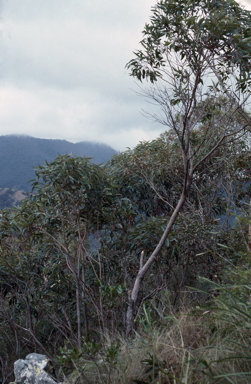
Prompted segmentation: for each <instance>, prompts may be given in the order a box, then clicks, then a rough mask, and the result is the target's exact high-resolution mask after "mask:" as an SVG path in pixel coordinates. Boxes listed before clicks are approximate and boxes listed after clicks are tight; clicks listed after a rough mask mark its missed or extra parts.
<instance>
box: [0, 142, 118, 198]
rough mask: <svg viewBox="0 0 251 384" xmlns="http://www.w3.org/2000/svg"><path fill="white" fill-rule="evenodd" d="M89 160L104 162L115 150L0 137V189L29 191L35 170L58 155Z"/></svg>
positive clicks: (96, 145) (92, 144)
mask: <svg viewBox="0 0 251 384" xmlns="http://www.w3.org/2000/svg"><path fill="white" fill-rule="evenodd" d="M70 153H72V155H73V156H74V155H77V156H86V157H92V158H93V161H94V162H95V163H96V164H99V163H103V162H105V161H107V160H108V159H109V158H110V157H111V156H112V155H113V154H114V153H116V151H115V150H114V149H113V148H111V147H109V146H108V145H105V144H99V143H91V142H80V143H76V144H74V143H70V142H68V141H66V140H52V139H51V140H49V139H37V138H34V137H29V136H15V135H10V136H0V164H1V168H0V188H15V189H18V190H24V191H29V190H30V184H27V182H28V181H29V180H31V179H34V167H36V166H37V165H38V164H44V162H45V161H48V162H51V161H52V160H54V159H55V157H56V156H57V155H58V154H60V155H64V154H70Z"/></svg>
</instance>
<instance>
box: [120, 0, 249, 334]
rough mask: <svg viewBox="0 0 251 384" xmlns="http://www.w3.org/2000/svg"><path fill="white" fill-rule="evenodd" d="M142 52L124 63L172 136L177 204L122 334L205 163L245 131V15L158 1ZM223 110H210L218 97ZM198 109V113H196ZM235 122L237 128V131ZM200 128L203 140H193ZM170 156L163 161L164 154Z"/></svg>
mask: <svg viewBox="0 0 251 384" xmlns="http://www.w3.org/2000/svg"><path fill="white" fill-rule="evenodd" d="M143 35H144V38H143V40H142V41H141V45H142V49H141V50H138V51H136V52H135V57H134V59H132V60H131V61H130V62H129V63H128V64H127V68H128V69H129V70H130V74H131V75H132V76H133V77H135V78H136V79H138V80H140V81H141V82H142V81H143V80H149V81H150V83H151V84H150V86H149V88H148V89H146V90H144V89H142V88H141V92H142V94H143V95H144V96H145V97H147V98H149V99H150V101H151V102H153V103H155V104H156V105H157V106H159V108H160V112H159V113H157V114H153V115H150V117H151V118H153V120H154V121H156V122H158V123H161V124H163V125H164V126H166V127H167V128H168V129H172V131H173V133H174V140H175V141H176V142H177V144H178V146H179V150H180V151H181V154H182V166H183V182H182V188H181V191H180V198H179V200H178V202H177V204H176V205H175V207H173V210H172V214H171V216H170V218H169V219H168V220H167V223H166V228H165V230H164V232H163V234H162V236H161V238H160V240H159V242H158V243H157V245H156V247H155V249H154V250H153V252H152V253H151V255H150V256H149V257H148V258H147V260H145V261H144V252H143V250H142V256H141V259H140V266H139V271H138V274H137V276H136V279H135V281H134V284H133V287H132V291H131V295H130V298H129V305H128V310H127V335H130V334H131V332H132V329H133V323H134V316H135V305H136V302H137V299H138V294H139V290H140V287H141V283H142V280H143V279H144V277H145V276H146V274H147V272H148V271H149V268H150V267H151V266H152V264H153V263H154V261H155V260H156V257H157V255H158V254H159V252H160V251H161V249H162V247H163V246H164V244H165V242H166V239H167V237H168V235H169V234H170V231H171V229H172V227H173V225H174V223H175V221H176V219H177V217H178V215H179V213H180V211H181V210H182V208H183V206H184V204H185V202H186V200H187V196H188V194H189V191H190V190H191V185H192V183H193V182H194V180H196V177H198V173H199V172H200V169H201V166H202V164H203V163H205V162H208V161H209V160H210V161H211V166H213V164H214V158H215V154H216V152H217V150H218V149H219V148H221V147H224V146H228V145H231V143H232V142H233V141H235V140H239V139H240V138H241V137H242V136H243V135H246V134H247V132H248V131H249V130H250V126H251V121H250V117H249V115H248V113H247V107H248V101H249V97H250V89H251V77H250V76H251V13H250V12H249V11H246V10H244V9H243V8H242V7H241V6H240V5H239V4H238V3H237V2H235V1H234V0H222V1H218V0H214V1H211V0H195V1H191V0H189V1H184V0H170V1H169V0H160V1H158V3H157V4H156V5H155V6H154V7H153V9H152V16H151V21H150V23H149V24H146V25H145V28H144V30H143ZM223 94H224V95H225V96H226V97H227V98H228V104H227V105H226V106H225V108H224V111H223V113H222V114H219V115H215V114H214V113H210V114H209V113H208V109H211V110H213V108H214V104H216V103H217V101H218V98H219V96H221V95H223ZM198 105H200V108H198ZM237 115H240V123H239V124H235V119H236V116H237ZM202 127H203V135H200V137H199V140H195V138H196V136H197V132H198V131H200V129H201V128H202ZM167 156H168V154H167Z"/></svg>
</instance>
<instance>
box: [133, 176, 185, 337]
mask: <svg viewBox="0 0 251 384" xmlns="http://www.w3.org/2000/svg"><path fill="white" fill-rule="evenodd" d="M190 185H191V181H190V182H189V184H188V185H187V187H186V188H185V190H184V191H183V192H182V194H181V197H180V199H179V202H178V204H177V206H176V208H175V210H174V211H173V214H172V216H171V218H170V220H169V222H168V224H167V226H166V229H165V231H164V233H163V235H162V237H161V239H160V241H159V243H158V245H157V246H156V248H155V250H154V251H153V253H152V254H151V256H150V257H149V259H148V260H147V262H146V263H145V264H144V265H143V260H142V258H141V262H140V264H141V265H140V269H139V272H138V274H137V277H136V279H135V282H134V286H133V289H132V291H131V295H130V296H129V303H128V308H127V313H126V336H127V337H130V336H131V334H132V331H133V328H134V317H135V305H136V302H137V299H138V295H139V290H140V287H141V283H142V281H143V279H144V277H145V275H146V273H147V271H148V270H149V268H150V267H151V266H152V264H153V263H154V261H155V259H156V257H157V255H158V254H159V252H160V251H161V249H162V247H163V245H164V244H165V241H166V239H167V237H168V235H169V233H170V231H171V229H172V226H173V224H174V223H175V221H176V219H177V217H178V215H179V213H180V211H181V209H182V207H183V205H184V203H185V201H186V198H187V192H188V190H189V188H190Z"/></svg>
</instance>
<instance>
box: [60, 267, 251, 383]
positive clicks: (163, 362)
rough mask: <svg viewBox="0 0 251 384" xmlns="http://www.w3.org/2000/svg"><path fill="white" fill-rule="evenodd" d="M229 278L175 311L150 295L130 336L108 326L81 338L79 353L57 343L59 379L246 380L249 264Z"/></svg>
mask: <svg viewBox="0 0 251 384" xmlns="http://www.w3.org/2000/svg"><path fill="white" fill-rule="evenodd" d="M229 279H230V281H231V283H229V284H227V285H225V284H222V285H217V284H214V289H215V291H217V297H216V298H214V299H212V298H211V299H208V300H209V301H208V302H207V304H206V305H204V306H203V305H200V306H199V305H197V306H195V307H193V308H189V309H187V308H185V307H181V308H180V310H179V311H178V312H177V313H175V314H174V313H169V314H167V313H168V310H167V308H170V306H169V305H167V306H166V307H165V309H164V308H162V309H164V311H163V312H161V310H160V308H157V307H156V302H155V301H152V302H151V303H149V305H148V307H147V308H146V306H143V308H142V312H141V315H140V317H139V319H138V323H139V324H138V330H137V331H136V332H135V334H134V337H133V338H132V339H130V340H128V339H126V338H125V337H123V336H121V335H118V334H113V335H111V334H110V333H109V332H108V331H107V333H105V334H103V335H100V336H101V337H100V340H101V341H100V342H99V343H95V342H94V341H92V342H88V341H86V340H84V339H83V344H82V347H83V352H82V353H80V354H79V353H78V350H77V349H71V348H67V346H66V347H65V348H62V349H61V351H60V354H59V355H58V356H57V359H58V362H59V364H60V366H61V369H60V372H61V374H62V373H63V372H64V374H63V378H64V380H65V381H66V382H69V383H77V382H79V383H83V384H84V383H105V384H108V383H109V384H112V383H118V384H126V383H138V384H143V383H144V384H147V383H148V384H150V383H156V384H157V383H158V384H161V383H162V384H169V383H170V384H171V383H172V384H173V383H187V384H196V383H198V384H203V383H205V384H209V383H222V384H223V383H236V384H237V383H238V384H242V383H243V384H244V383H245V384H248V383H250V379H251V353H250V348H251V301H250V298H251V296H250V293H251V286H250V270H249V269H240V268H236V269H231V270H230V271H229ZM234 281H238V284H237V283H234ZM204 282H206V281H204ZM206 283H209V284H210V285H212V283H211V282H206ZM212 288H213V286H212ZM184 300H185V297H184ZM61 370H62V371H61ZM69 372H71V373H69Z"/></svg>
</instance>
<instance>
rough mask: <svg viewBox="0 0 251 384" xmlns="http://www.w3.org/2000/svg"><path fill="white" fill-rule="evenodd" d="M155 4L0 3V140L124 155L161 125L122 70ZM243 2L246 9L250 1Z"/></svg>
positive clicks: (103, 0)
mask: <svg viewBox="0 0 251 384" xmlns="http://www.w3.org/2000/svg"><path fill="white" fill-rule="evenodd" d="M154 4H155V0H0V13H1V19H0V22H1V25H2V27H1V72H0V73H1V79H0V80H1V82H0V135H6V134H27V135H30V136H34V137H40V138H52V139H65V140H68V141H72V142H78V141H96V142H102V143H106V144H109V145H111V146H112V147H113V148H115V149H117V150H120V151H123V150H124V149H125V148H126V147H133V146H135V145H136V144H137V143H138V142H139V141H141V140H150V139H153V138H155V137H157V136H158V135H159V134H160V133H161V132H162V131H163V130H164V127H163V126H160V125H158V124H153V123H151V122H149V121H148V120H147V119H146V118H145V117H144V116H143V115H142V114H141V109H142V108H146V103H145V102H144V99H143V98H141V97H138V96H137V95H136V94H135V93H134V92H133V91H132V89H134V90H137V86H136V85H135V83H134V80H133V79H132V78H131V77H129V75H128V73H127V71H126V70H125V64H126V63H127V62H128V61H129V60H130V59H132V58H133V54H132V51H134V50H136V49H137V48H138V42H139V41H140V40H141V39H142V34H141V31H142V30H143V28H144V24H145V23H146V22H148V21H149V16H150V13H151V12H150V10H151V6H153V5H154ZM241 4H243V5H246V8H247V9H250V10H251V0H246V1H244V0H242V1H241Z"/></svg>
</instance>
